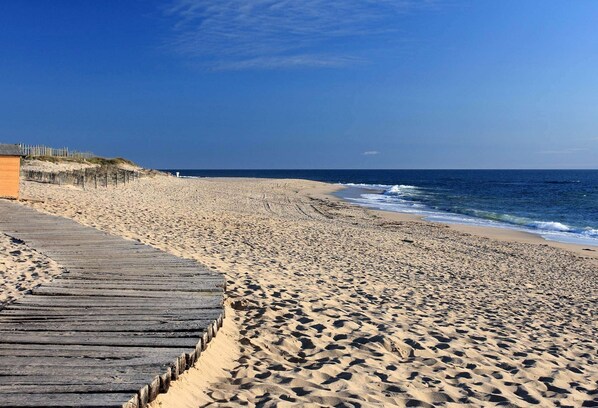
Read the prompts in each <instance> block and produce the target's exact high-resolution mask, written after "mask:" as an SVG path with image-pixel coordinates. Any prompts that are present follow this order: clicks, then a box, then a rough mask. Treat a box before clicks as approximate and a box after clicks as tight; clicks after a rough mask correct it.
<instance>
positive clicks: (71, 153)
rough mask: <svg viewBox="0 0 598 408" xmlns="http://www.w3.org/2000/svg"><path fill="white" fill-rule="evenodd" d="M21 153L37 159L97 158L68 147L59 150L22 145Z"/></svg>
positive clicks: (89, 153) (91, 154)
mask: <svg viewBox="0 0 598 408" xmlns="http://www.w3.org/2000/svg"><path fill="white" fill-rule="evenodd" d="M21 153H22V154H24V155H25V156H30V157H36V156H52V157H73V158H76V159H89V158H91V157H95V155H94V154H93V153H91V152H78V151H76V150H69V148H68V147H62V148H59V149H56V148H53V147H48V146H40V145H24V144H21Z"/></svg>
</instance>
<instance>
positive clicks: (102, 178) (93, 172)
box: [21, 167, 142, 189]
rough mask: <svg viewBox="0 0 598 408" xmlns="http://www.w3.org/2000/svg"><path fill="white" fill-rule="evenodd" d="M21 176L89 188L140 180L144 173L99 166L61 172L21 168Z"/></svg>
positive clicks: (37, 180) (32, 179) (40, 181)
mask: <svg viewBox="0 0 598 408" xmlns="http://www.w3.org/2000/svg"><path fill="white" fill-rule="evenodd" d="M21 176H22V178H23V179H24V180H29V181H36V182H38V183H49V184H59V185H63V184H70V185H74V186H79V187H81V188H83V189H87V188H99V187H106V188H107V187H111V186H113V187H119V186H124V185H127V184H129V183H131V182H134V181H136V180H139V178H140V177H141V176H142V173H141V172H139V171H134V170H124V169H118V168H112V167H109V168H104V167H99V168H88V169H82V170H72V171H61V172H46V171H38V170H21Z"/></svg>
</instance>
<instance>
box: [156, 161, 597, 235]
mask: <svg viewBox="0 0 598 408" xmlns="http://www.w3.org/2000/svg"><path fill="white" fill-rule="evenodd" d="M165 171H169V172H171V173H173V174H174V173H176V172H177V171H178V172H180V175H181V176H183V177H257V178H298V179H308V180H315V181H323V182H328V183H335V184H340V185H344V186H346V187H347V188H346V189H343V190H341V191H339V192H338V193H337V196H339V197H341V198H343V199H345V200H347V201H349V202H351V203H354V204H357V205H362V206H366V207H369V208H376V209H380V210H386V211H395V212H402V213H409V214H415V215H421V216H423V217H424V218H425V219H427V220H430V221H438V222H444V223H458V224H468V225H481V226H487V227H496V228H511V229H515V230H519V231H525V232H530V233H534V234H538V235H540V236H542V237H544V238H545V239H547V240H554V241H560V242H568V243H577V244H582V245H591V246H598V170H165Z"/></svg>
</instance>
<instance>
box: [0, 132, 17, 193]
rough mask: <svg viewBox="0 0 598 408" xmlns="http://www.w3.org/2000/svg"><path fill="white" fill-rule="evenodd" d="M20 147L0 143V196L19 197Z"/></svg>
mask: <svg viewBox="0 0 598 408" xmlns="http://www.w3.org/2000/svg"><path fill="white" fill-rule="evenodd" d="M20 172H21V147H20V146H19V145H14V144H0V197H1V198H19V175H20Z"/></svg>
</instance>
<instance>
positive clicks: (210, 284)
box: [0, 201, 225, 407]
mask: <svg viewBox="0 0 598 408" xmlns="http://www.w3.org/2000/svg"><path fill="white" fill-rule="evenodd" d="M0 209H1V210H2V211H0V229H2V230H3V231H5V232H8V233H9V234H12V236H14V237H16V238H18V239H21V240H23V241H24V242H25V243H27V244H28V245H31V246H33V247H35V248H36V249H37V250H38V251H39V252H41V253H44V254H46V255H48V256H50V257H52V258H53V259H54V260H56V261H57V262H59V263H60V264H61V265H62V266H64V267H65V269H66V272H65V273H64V274H63V275H62V276H61V277H59V278H57V279H55V280H54V281H53V282H51V283H49V284H44V285H42V286H40V287H39V288H36V289H35V290H34V293H33V294H30V295H27V296H25V297H24V298H22V299H20V300H19V301H17V302H16V303H14V304H12V305H10V306H8V307H7V308H5V309H4V310H2V311H0V406H40V405H43V406H73V407H74V406H78V407H79V406H123V404H124V405H125V406H126V405H127V404H128V405H129V406H144V405H145V404H146V403H147V402H148V401H151V400H152V399H153V398H155V396H156V395H157V393H158V392H164V391H166V390H167V389H168V387H169V384H170V380H171V379H176V378H177V377H178V375H179V374H180V373H181V372H182V371H184V370H185V369H186V368H189V367H190V366H191V365H192V364H193V363H194V362H195V360H196V358H197V357H198V355H199V354H200V353H201V351H202V350H203V349H205V347H206V344H207V342H208V341H209V340H210V339H211V338H212V337H213V336H214V335H215V333H216V331H217V329H218V327H220V325H221V324H222V316H223V310H222V303H223V292H224V286H225V280H224V277H223V276H222V275H220V274H218V273H215V272H213V271H210V270H208V269H207V268H205V267H202V266H200V265H198V264H197V263H195V262H194V261H192V260H188V259H181V258H177V257H175V256H172V255H170V254H166V253H164V252H162V251H160V250H158V249H156V248H152V247H149V246H146V245H143V244H141V243H139V242H137V241H132V240H125V239H122V238H120V237H115V236H112V235H109V234H106V233H104V232H100V231H97V230H94V229H92V228H87V227H83V226H81V225H80V224H78V223H76V222H74V221H72V220H68V219H64V218H60V217H54V216H49V215H45V214H41V213H38V212H36V211H34V210H31V209H28V208H24V207H22V206H19V205H16V204H14V203H9V204H7V203H4V202H1V201H0ZM132 391H133V392H134V394H135V395H134V398H133V399H130V397H131V395H130V394H126V393H127V392H132ZM7 396H8V397H9V399H7V398H6V397H7ZM49 396H50V397H49ZM85 397H89V398H91V399H89V398H87V399H85ZM94 398H95V399H94ZM102 398H103V399H102ZM110 398H113V399H114V401H112V400H111V399H110ZM127 398H129V399H127ZM11 404H13V405H11Z"/></svg>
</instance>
